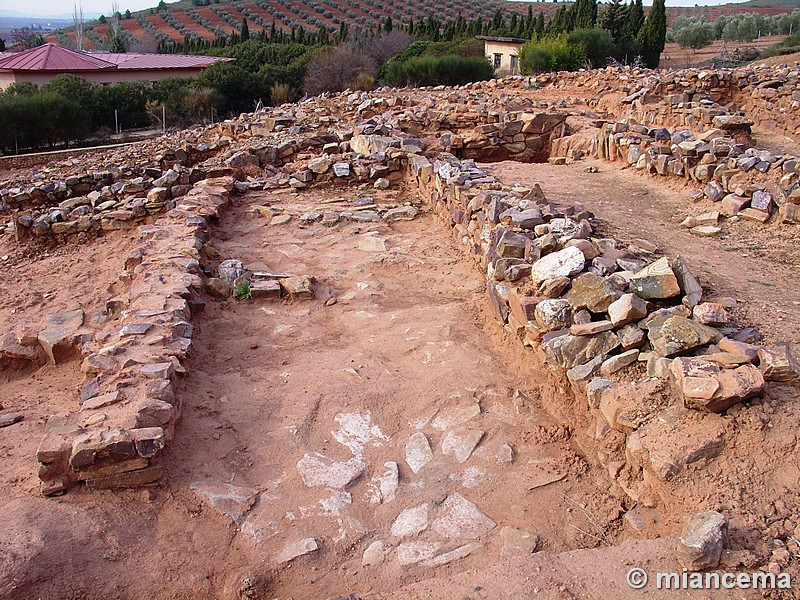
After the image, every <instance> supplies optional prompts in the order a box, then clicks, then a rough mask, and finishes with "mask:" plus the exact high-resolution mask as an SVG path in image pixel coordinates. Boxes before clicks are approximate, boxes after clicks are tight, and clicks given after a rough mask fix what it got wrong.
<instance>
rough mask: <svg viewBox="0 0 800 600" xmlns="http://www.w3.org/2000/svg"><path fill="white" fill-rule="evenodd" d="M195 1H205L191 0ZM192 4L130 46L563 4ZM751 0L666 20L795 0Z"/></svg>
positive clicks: (158, 19)
mask: <svg viewBox="0 0 800 600" xmlns="http://www.w3.org/2000/svg"><path fill="white" fill-rule="evenodd" d="M194 2H195V3H196V4H200V3H203V2H208V0H194ZM195 3H193V2H191V1H188V0H182V1H181V2H176V3H174V4H169V5H167V6H166V9H163V10H160V11H158V10H156V9H155V8H153V9H149V10H143V11H139V12H135V13H132V14H131V18H123V20H122V26H123V28H124V29H125V30H126V31H127V32H128V33H129V34H130V35H131V36H132V37H133V40H132V44H131V49H132V50H140V51H148V50H149V51H154V50H155V48H156V46H157V45H158V42H159V41H161V42H167V41H169V40H172V41H175V42H182V41H184V39H186V38H187V37H189V38H201V39H203V40H209V41H211V40H214V39H215V38H217V37H218V36H224V35H228V34H230V33H231V32H232V31H238V30H239V28H240V26H241V23H242V19H243V18H244V19H246V20H247V23H248V26H249V28H250V31H251V32H258V31H261V30H262V29H269V28H270V27H271V26H272V24H273V23H275V26H276V27H277V28H279V29H283V30H284V31H287V32H289V31H291V29H292V28H293V27H303V28H305V29H306V30H308V31H317V30H318V29H320V28H322V27H325V28H328V29H329V30H330V31H335V30H337V29H339V27H340V25H341V24H342V23H345V24H346V25H347V26H348V27H349V28H350V29H351V30H352V29H355V28H369V27H374V26H375V25H376V24H377V23H378V22H379V21H384V20H385V19H386V18H387V17H389V16H391V18H392V19H393V20H394V22H395V23H400V24H405V23H407V22H408V21H409V20H410V19H413V20H414V21H415V22H419V21H421V20H423V19H427V18H428V17H429V16H434V17H436V18H438V19H440V20H447V19H452V20H455V19H456V18H458V17H459V16H461V17H463V18H464V19H466V20H467V21H471V20H475V19H478V18H480V19H482V20H484V21H487V20H489V19H491V18H492V15H493V14H494V13H495V11H496V10H497V9H500V11H501V12H502V13H503V14H504V16H505V17H506V18H507V19H509V18H511V15H512V14H514V13H516V14H517V15H518V16H523V15H526V14H527V12H528V6H531V7H532V10H533V13H534V15H536V14H538V13H539V12H540V11H542V12H544V15H545V19H547V18H549V17H550V15H551V14H553V13H554V12H555V11H556V10H557V9H558V8H559V6H563V4H559V3H550V2H533V3H527V2H509V1H506V0H488V1H487V2H481V3H474V2H469V0H445V2H444V3H438V2H435V1H434V0H345V2H338V1H337V0H255V1H253V2H238V1H237V2H232V1H230V0H228V1H226V0H220V1H219V3H208V4H207V5H205V6H197V5H195ZM782 3H783V0H751V2H748V3H744V4H725V5H720V6H693V7H671V8H668V9H667V17H668V19H669V21H670V22H672V20H673V19H674V18H675V17H677V16H678V15H683V16H687V17H701V18H703V19H705V20H714V19H717V18H719V17H721V16H723V15H729V14H734V13H743V12H754V13H759V14H764V15H774V14H780V13H783V12H791V11H792V10H793V8H796V7H797V1H796V0H787V1H786V5H781V6H779V4H782ZM107 30H108V24H103V23H100V22H98V21H93V22H91V23H87V25H86V28H85V33H84V43H83V47H84V48H86V49H90V48H98V47H102V43H103V40H104V38H105V35H106V31H107ZM67 37H68V38H69V42H70V43H71V44H74V43H75V33H74V31H72V30H71V29H70V30H67V31H66V32H62V33H61V34H53V35H51V36H48V39H47V41H53V42H58V43H62V44H65V43H66V42H67V39H66V38H67Z"/></svg>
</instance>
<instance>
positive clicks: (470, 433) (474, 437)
mask: <svg viewBox="0 0 800 600" xmlns="http://www.w3.org/2000/svg"><path fill="white" fill-rule="evenodd" d="M483 433H484V432H483V431H482V430H480V429H467V428H466V427H458V428H456V429H453V430H452V431H448V432H447V435H445V436H444V439H443V440H442V454H444V455H445V456H448V455H450V454H452V455H453V456H454V457H455V459H456V462H458V463H464V462H466V461H467V459H468V458H469V457H470V455H471V454H472V451H473V450H474V449H475V447H476V446H477V445H478V443H479V442H480V441H481V438H482V437H483Z"/></svg>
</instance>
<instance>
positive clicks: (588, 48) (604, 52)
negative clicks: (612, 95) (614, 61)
mask: <svg viewBox="0 0 800 600" xmlns="http://www.w3.org/2000/svg"><path fill="white" fill-rule="evenodd" d="M567 42H568V43H569V44H571V45H574V46H580V47H581V48H583V53H584V55H585V56H586V59H587V60H588V61H589V62H590V63H591V64H592V67H594V68H595V69H597V68H599V67H604V66H605V64H606V61H607V60H608V57H609V56H612V55H613V54H614V40H613V39H612V37H611V34H610V33H609V32H608V31H606V30H604V29H576V30H575V31H573V32H572V33H570V34H569V35H568V36H567Z"/></svg>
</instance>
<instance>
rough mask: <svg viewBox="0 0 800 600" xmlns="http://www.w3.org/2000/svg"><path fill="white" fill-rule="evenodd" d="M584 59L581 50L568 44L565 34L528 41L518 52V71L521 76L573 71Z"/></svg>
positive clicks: (574, 45)
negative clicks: (520, 72)
mask: <svg viewBox="0 0 800 600" xmlns="http://www.w3.org/2000/svg"><path fill="white" fill-rule="evenodd" d="M585 59H586V54H585V52H584V50H583V48H582V47H581V46H579V45H577V44H570V43H569V41H568V40H567V36H566V35H565V34H561V35H559V36H556V37H546V38H543V39H541V40H534V41H530V42H528V43H527V44H524V45H523V46H522V48H520V51H519V65H520V71H522V73H523V74H530V73H545V72H547V71H575V70H577V69H579V68H580V67H581V66H582V65H583V61H584V60H585Z"/></svg>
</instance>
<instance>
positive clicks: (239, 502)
mask: <svg viewBox="0 0 800 600" xmlns="http://www.w3.org/2000/svg"><path fill="white" fill-rule="evenodd" d="M189 489H190V490H192V492H194V494H195V495H196V496H197V497H198V498H200V500H202V501H203V502H205V503H206V504H208V505H209V506H210V507H211V508H213V509H214V510H216V511H217V512H219V513H220V514H221V515H222V516H224V517H227V518H228V519H230V520H231V521H233V522H234V523H236V524H237V525H241V523H242V520H243V519H244V517H245V516H246V515H247V513H248V512H249V510H250V509H251V508H252V507H253V504H255V501H256V498H257V497H258V490H256V489H253V488H244V487H238V486H235V485H231V484H230V483H210V482H200V481H196V482H194V483H192V484H191V485H190V486H189Z"/></svg>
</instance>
